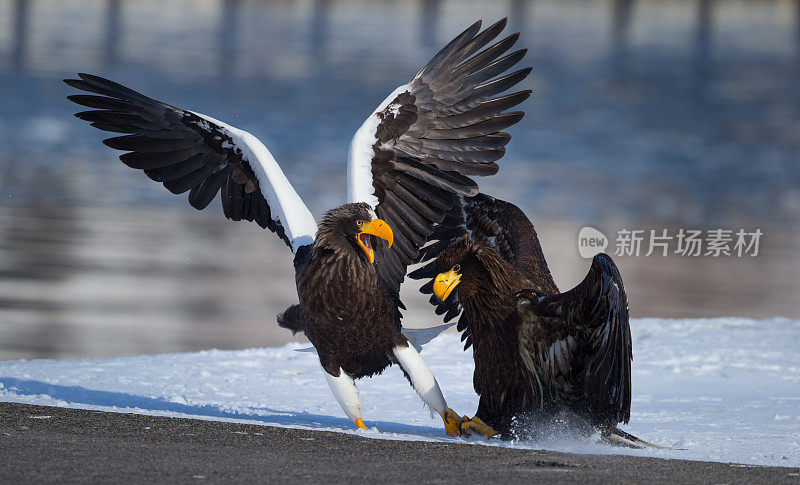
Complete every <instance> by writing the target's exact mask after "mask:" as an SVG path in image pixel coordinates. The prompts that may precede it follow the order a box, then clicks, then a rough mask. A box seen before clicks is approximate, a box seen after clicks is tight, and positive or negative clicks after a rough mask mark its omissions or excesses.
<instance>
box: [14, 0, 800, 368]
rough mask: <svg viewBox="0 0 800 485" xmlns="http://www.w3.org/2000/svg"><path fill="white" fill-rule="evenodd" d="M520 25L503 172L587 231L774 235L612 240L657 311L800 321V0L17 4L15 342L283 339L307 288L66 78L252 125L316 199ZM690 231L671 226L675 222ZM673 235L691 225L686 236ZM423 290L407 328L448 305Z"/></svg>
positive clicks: (522, 201)
mask: <svg viewBox="0 0 800 485" xmlns="http://www.w3.org/2000/svg"><path fill="white" fill-rule="evenodd" d="M504 16H508V17H509V18H510V28H511V29H512V30H513V31H521V32H522V37H521V39H520V41H519V43H518V45H519V46H522V47H527V48H528V49H529V53H528V56H527V58H526V60H525V61H524V62H525V63H526V64H529V65H532V66H533V67H534V71H533V75H532V76H531V78H529V79H528V80H526V81H525V82H524V84H523V87H525V88H531V89H533V91H534V96H533V98H532V99H531V100H529V101H528V102H527V103H525V105H524V106H523V109H524V110H525V111H526V112H527V115H526V117H525V119H524V120H523V121H522V122H521V123H520V124H519V125H517V126H515V127H513V128H512V129H511V130H510V131H511V133H512V134H513V136H514V138H513V140H512V142H511V144H510V145H509V147H508V148H509V149H508V152H507V155H506V156H505V158H503V160H502V162H501V170H500V173H499V175H498V176H495V177H493V178H490V179H484V180H481V181H480V183H481V188H482V190H483V191H485V192H487V193H490V194H494V195H497V196H498V197H501V198H504V199H508V200H511V201H513V202H515V203H516V204H518V205H519V206H520V207H521V208H522V209H523V210H525V211H526V212H527V213H528V214H529V215H530V217H531V218H532V219H533V220H534V222H535V224H536V227H537V229H538V231H539V234H540V237H541V240H542V244H543V247H544V251H545V254H546V256H547V257H548V261H549V263H550V267H551V269H552V271H553V273H554V276H555V279H556V282H557V283H558V284H559V286H560V287H561V288H562V289H568V288H570V287H572V286H573V285H575V284H576V283H578V282H579V281H580V280H581V279H582V278H583V276H584V275H585V273H586V271H587V269H588V260H585V259H582V258H581V257H580V256H579V254H578V249H577V234H578V231H579V229H580V228H581V227H583V226H586V225H590V226H593V227H596V228H598V229H600V230H602V231H604V232H605V233H606V234H607V235H608V236H609V237H610V238H611V240H612V241H611V245H612V246H611V247H610V248H609V251H613V250H614V247H613V244H614V238H615V234H616V232H617V231H619V230H620V229H644V230H650V229H657V230H659V231H660V230H661V229H662V228H667V229H669V230H670V231H674V230H676V229H678V228H698V229H715V228H724V229H733V230H737V229H740V228H743V229H746V230H748V231H749V230H753V229H755V228H760V229H761V230H762V231H763V233H764V236H763V237H762V240H761V248H760V251H759V255H758V256H757V257H742V258H738V257H736V256H722V257H719V258H711V257H694V258H693V257H688V256H680V255H675V254H672V255H670V256H668V257H662V256H660V255H658V256H657V255H652V256H649V257H646V256H644V255H643V254H644V251H643V254H642V255H640V256H639V257H615V259H616V260H617V261H618V264H619V266H620V268H621V271H622V275H623V277H624V280H625V284H626V287H627V290H628V295H629V298H630V308H631V313H632V315H633V316H634V317H642V316H659V317H703V316H719V315H741V316H751V317H768V316H787V317H800V305H798V297H800V283H799V282H798V279H799V278H798V277H799V276H800V263H798V257H797V254H798V250H800V229H798V227H800V226H799V225H798V223H799V222H800V216H799V214H800V165H799V164H798V161H799V158H798V155H800V82H799V81H800V2H797V1H736V0H718V1H712V0H677V1H673V0H652V1H634V0H617V1H588V0H586V1H584V0H531V1H524V0H509V1H495V2H487V1H485V0H480V1H468V2H460V1H437V0H406V1H392V2H390V1H373V0H347V1H345V0H335V1H325V0H319V1H312V0H306V1H271V2H267V1H244V0H242V1H237V0H191V1H190V0H185V1H184V0H159V1H155V0H137V1H130V2H122V1H119V0H34V1H24V0H0V360H4V359H16V358H39V357H103V356H116V355H132V354H141V353H159V352H168V351H185V350H196V349H206V348H215V347H216V348H246V347H255V346H265V345H277V344H280V343H282V342H285V341H287V340H289V339H290V338H291V336H290V335H289V334H288V332H286V331H284V330H282V329H278V328H277V325H276V324H275V318H274V316H275V314H277V313H279V312H280V311H282V310H283V309H285V308H286V307H287V306H288V305H290V304H292V303H294V302H295V301H296V298H297V297H296V292H295V289H294V279H293V271H292V266H291V254H290V252H289V251H288V250H287V249H286V248H285V246H283V244H282V243H281V242H280V241H279V240H278V239H277V238H276V237H274V236H273V235H272V234H271V233H269V232H266V231H263V230H261V229H259V228H258V227H257V226H256V225H255V224H251V223H243V222H240V223H234V222H230V221H227V220H225V219H224V217H223V216H222V214H221V209H220V208H219V205H218V203H215V204H214V205H212V206H211V207H209V208H208V209H206V210H205V211H203V212H197V211H195V210H194V209H192V208H190V207H189V205H188V204H187V203H186V201H185V197H179V196H174V195H172V194H170V193H168V191H167V190H165V189H164V188H163V187H162V186H161V185H159V184H156V183H153V182H150V181H149V180H147V179H146V177H145V176H144V175H142V174H140V173H136V172H135V171H133V170H131V169H129V168H127V167H125V166H124V165H123V164H122V163H120V162H119V161H118V159H117V155H118V154H117V153H115V152H114V151H113V150H111V149H108V148H106V147H105V146H104V145H102V144H101V143H100V140H101V139H102V138H105V137H107V136H110V135H106V136H104V134H102V133H100V132H98V131H97V130H95V129H93V128H90V127H89V126H87V125H86V123H83V122H80V121H78V120H76V119H75V118H73V117H72V114H73V113H74V112H75V111H76V110H78V108H77V107H76V106H75V105H71V104H70V103H68V102H67V101H66V100H65V96H67V95H68V94H70V93H71V92H72V90H71V89H70V88H68V87H67V86H66V85H64V84H63V83H61V81H60V80H61V79H62V78H64V77H72V76H74V73H75V72H78V71H82V72H90V73H96V74H100V75H103V76H106V77H110V78H112V79H114V80H117V81H119V82H122V83H124V84H126V85H129V86H131V87H133V88H134V89H137V90H140V91H142V92H144V93H146V94H148V95H150V96H152V97H155V98H157V99H161V100H164V101H166V102H169V103H171V104H174V105H177V106H181V107H185V108H189V109H192V110H196V111H199V112H202V113H208V114H210V115H212V116H214V117H216V118H219V119H222V120H225V121H227V122H229V123H231V124H234V125H236V126H238V127H241V128H243V129H246V130H248V131H250V132H252V133H253V134H255V135H256V136H258V137H259V138H260V139H261V140H263V141H264V142H265V144H266V145H267V146H268V147H269V148H270V150H271V151H272V152H273V154H274V155H275V156H276V158H277V159H278V160H279V161H280V163H281V164H282V166H283V168H284V170H285V172H286V173H287V176H288V177H289V179H290V180H291V181H292V182H293V184H294V185H295V187H296V189H297V190H298V192H299V193H300V195H301V196H302V197H303V198H304V199H305V200H306V202H307V204H308V205H309V206H310V208H311V209H312V211H313V212H314V213H315V214H317V215H319V214H320V213H321V212H322V211H323V210H325V209H327V208H330V207H333V206H335V205H338V204H340V203H342V202H344V195H345V165H344V164H345V157H346V152H347V147H348V144H349V141H350V137H351V136H352V133H353V132H354V131H355V130H356V129H357V128H358V126H359V125H360V124H361V123H362V121H363V120H364V118H365V117H366V116H367V114H369V113H370V112H371V111H372V109H373V108H374V107H375V106H376V105H377V104H378V103H379V102H380V101H381V100H382V99H383V98H384V97H385V96H386V95H387V94H388V93H389V92H390V91H392V90H393V89H394V88H395V87H396V86H397V85H399V84H402V83H404V82H406V81H408V80H409V79H410V78H411V76H413V75H414V73H415V72H416V71H417V70H418V69H419V68H420V67H421V66H422V65H423V64H424V63H425V62H426V61H427V60H428V59H429V58H430V56H432V55H433V54H434V53H435V51H436V50H438V48H440V47H441V46H442V45H443V44H444V43H445V42H447V41H448V40H450V38H451V37H452V36H453V35H455V34H456V33H458V32H460V31H461V30H462V29H463V28H465V27H466V26H467V25H469V24H470V23H472V22H473V21H474V20H475V19H478V18H483V19H485V20H486V21H494V20H496V19H498V18H501V17H504ZM673 244H674V242H673ZM673 248H674V246H673ZM417 287H418V285H416V284H414V283H411V284H408V285H406V287H405V288H404V293H403V297H404V300H405V302H406V304H407V305H408V307H409V311H408V312H407V313H406V320H405V322H404V323H405V324H406V325H408V326H411V327H421V326H429V325H432V324H434V323H437V322H439V321H440V320H439V317H437V316H435V315H434V314H433V312H432V311H431V308H430V307H429V306H428V304H427V302H426V298H424V297H423V296H421V295H419V294H418V293H416V288H417Z"/></svg>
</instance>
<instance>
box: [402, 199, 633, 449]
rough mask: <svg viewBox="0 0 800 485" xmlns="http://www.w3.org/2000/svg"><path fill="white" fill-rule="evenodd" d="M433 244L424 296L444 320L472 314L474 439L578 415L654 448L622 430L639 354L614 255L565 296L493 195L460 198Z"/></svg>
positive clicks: (467, 328)
mask: <svg viewBox="0 0 800 485" xmlns="http://www.w3.org/2000/svg"><path fill="white" fill-rule="evenodd" d="M432 239H439V241H438V242H434V243H432V244H431V245H430V246H428V249H427V250H426V249H423V251H422V252H421V260H422V261H426V260H430V259H432V258H434V257H435V260H434V261H432V262H430V263H428V265H426V266H425V267H423V268H421V269H419V270H417V271H416V272H414V273H412V274H411V276H412V277H415V278H422V277H434V280H433V281H432V282H430V283H428V284H427V285H425V286H424V287H423V291H428V292H430V291H433V292H434V293H436V295H437V296H438V298H437V296H434V297H432V302H434V303H435V304H438V306H439V307H440V308H439V309H438V312H439V313H445V312H446V313H447V314H448V317H449V318H453V317H454V316H455V315H456V314H458V313H459V312H461V317H460V319H459V326H458V328H459V330H461V331H462V332H463V333H464V336H463V339H464V340H466V347H469V346H470V345H472V347H473V355H474V360H475V373H474V377H473V384H474V388H475V392H476V393H478V394H479V395H480V402H479V405H478V410H477V412H476V415H475V418H473V419H472V420H470V421H467V422H466V423H464V425H463V426H464V428H465V429H474V430H477V431H479V432H481V433H484V434H486V435H488V436H491V435H493V434H495V433H500V434H502V435H503V436H504V437H511V436H519V435H520V434H528V433H529V432H530V431H532V430H535V429H536V425H537V424H541V423H543V422H546V421H549V420H553V419H555V418H563V417H567V419H568V420H569V421H571V424H573V425H575V426H577V427H578V428H582V429H584V430H600V431H601V432H602V433H603V437H604V438H607V439H609V440H611V441H616V442H619V443H624V444H628V445H635V446H645V445H646V443H645V442H643V441H641V440H638V439H636V438H635V437H632V436H630V435H627V433H624V432H622V431H620V430H618V429H617V428H616V425H617V423H620V422H624V423H627V422H628V420H629V418H630V404H631V366H630V364H631V359H632V351H631V336H630V328H629V325H628V301H627V297H626V295H625V288H624V286H623V284H622V278H621V277H620V274H619V271H618V270H617V268H616V266H615V265H614V262H613V261H612V260H611V258H610V257H609V256H607V255H605V254H598V255H597V256H595V257H594V259H593V260H592V264H591V268H590V270H589V273H588V274H587V276H586V278H585V279H584V280H583V281H582V282H581V283H580V284H579V285H578V286H576V287H575V288H573V289H572V290H570V291H568V292H565V293H559V292H558V288H557V287H556V285H555V283H554V281H553V278H552V276H551V275H550V271H549V269H548V267H547V263H546V262H545V259H544V255H543V253H542V250H541V246H540V244H539V241H538V238H537V235H536V231H535V230H534V228H533V224H532V223H531V222H530V220H529V219H528V218H527V217H525V215H524V214H523V213H522V211H520V210H519V209H518V208H517V207H516V206H514V205H512V204H509V203H508V202H504V201H501V200H497V199H493V198H491V197H489V196H486V195H483V194H479V195H478V196H477V197H473V198H466V199H461V201H460V204H459V205H457V206H456V207H455V208H453V209H452V210H451V211H450V213H449V214H448V218H447V219H446V222H444V223H443V224H442V225H441V227H439V228H437V230H436V232H435V233H434V235H433V236H432ZM436 244H439V247H440V248H441V247H442V246H446V248H445V249H440V250H436V249H435V248H434V245H436ZM431 248H433V249H431ZM434 275H435V276H434ZM441 299H443V300H444V301H443V302H442V301H441ZM466 347H465V349H466ZM487 425H488V426H487ZM626 440H627V441H628V442H625V441H626Z"/></svg>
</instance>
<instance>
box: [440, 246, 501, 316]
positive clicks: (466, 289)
mask: <svg viewBox="0 0 800 485" xmlns="http://www.w3.org/2000/svg"><path fill="white" fill-rule="evenodd" d="M487 251H494V252H496V251H495V250H494V249H493V248H492V247H491V246H489V245H488V243H487V242H486V241H482V240H474V239H473V238H472V237H470V236H469V235H467V236H464V237H462V238H461V239H458V240H456V241H454V242H453V244H451V245H450V246H449V247H447V249H445V250H444V251H442V252H441V253H439V256H437V257H436V263H435V268H436V271H437V272H438V273H439V274H437V275H436V277H435V278H434V280H433V293H434V294H435V295H436V296H437V297H438V298H439V300H441V301H445V300H447V298H448V297H449V296H450V294H451V293H453V290H455V289H456V287H458V286H461V289H460V290H459V293H463V294H470V293H471V292H472V291H476V290H478V289H479V287H480V285H481V282H482V281H484V280H485V278H486V277H488V276H489V275H488V274H487V266H486V265H485V264H484V259H485V253H486V252H487Z"/></svg>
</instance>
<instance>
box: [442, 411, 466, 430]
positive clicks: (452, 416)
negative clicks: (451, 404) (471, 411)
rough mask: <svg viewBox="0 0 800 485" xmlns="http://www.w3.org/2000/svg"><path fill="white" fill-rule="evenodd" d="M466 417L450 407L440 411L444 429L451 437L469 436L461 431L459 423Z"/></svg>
mask: <svg viewBox="0 0 800 485" xmlns="http://www.w3.org/2000/svg"><path fill="white" fill-rule="evenodd" d="M465 419H467V417H466V416H464V417H461V416H459V415H458V413H457V412H455V411H453V410H452V409H450V408H447V409H445V410H444V412H443V413H442V421H444V430H445V431H446V432H447V434H449V435H450V436H453V437H458V436H464V437H466V436H469V435H468V434H466V433H465V432H464V431H462V428H461V424H462V423H463V422H464V420H465Z"/></svg>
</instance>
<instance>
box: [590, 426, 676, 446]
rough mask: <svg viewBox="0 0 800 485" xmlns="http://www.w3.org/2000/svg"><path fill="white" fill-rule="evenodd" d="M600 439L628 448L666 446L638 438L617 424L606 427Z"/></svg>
mask: <svg viewBox="0 0 800 485" xmlns="http://www.w3.org/2000/svg"><path fill="white" fill-rule="evenodd" d="M600 441H601V442H603V443H608V444H611V445H614V446H624V447H627V448H637V449H641V448H661V449H663V448H664V447H663V446H658V445H654V444H653V443H649V442H647V441H645V440H643V439H640V438H637V437H636V436H634V435H632V434H630V433H626V432H625V431H622V430H621V429H619V428H617V427H616V426H615V427H613V428H606V429H604V430H603V432H602V433H601V434H600Z"/></svg>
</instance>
